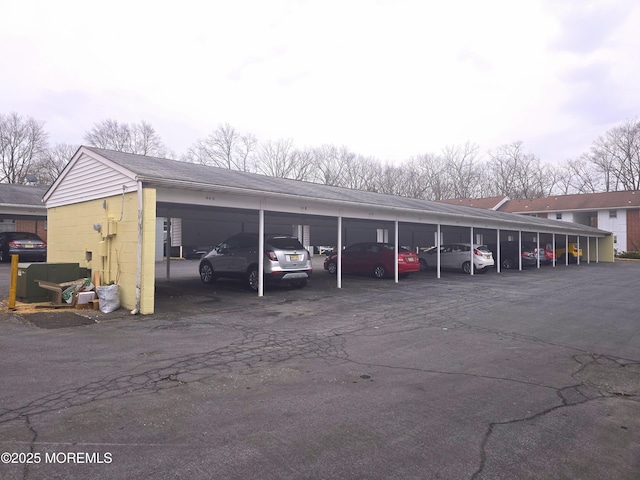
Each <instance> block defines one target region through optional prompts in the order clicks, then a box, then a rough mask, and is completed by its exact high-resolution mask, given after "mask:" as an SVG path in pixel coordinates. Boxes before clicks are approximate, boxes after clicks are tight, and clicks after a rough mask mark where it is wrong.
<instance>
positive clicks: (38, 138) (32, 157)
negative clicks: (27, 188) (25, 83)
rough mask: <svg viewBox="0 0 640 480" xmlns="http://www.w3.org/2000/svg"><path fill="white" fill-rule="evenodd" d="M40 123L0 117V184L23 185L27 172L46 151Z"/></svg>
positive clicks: (12, 114) (44, 135)
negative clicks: (0, 169) (0, 163)
mask: <svg viewBox="0 0 640 480" xmlns="http://www.w3.org/2000/svg"><path fill="white" fill-rule="evenodd" d="M47 138H48V134H47V133H46V132H45V130H44V124H43V123H42V122H38V121H36V120H34V119H33V118H31V117H26V118H23V117H21V116H20V115H18V114H17V113H10V114H8V115H0V162H2V165H1V166H2V171H1V172H0V175H2V176H1V177H0V182H6V183H24V182H25V177H26V175H27V173H30V169H31V168H32V166H33V165H34V164H35V162H36V161H37V160H38V159H39V158H40V156H41V155H42V154H43V152H44V151H45V150H46V148H47Z"/></svg>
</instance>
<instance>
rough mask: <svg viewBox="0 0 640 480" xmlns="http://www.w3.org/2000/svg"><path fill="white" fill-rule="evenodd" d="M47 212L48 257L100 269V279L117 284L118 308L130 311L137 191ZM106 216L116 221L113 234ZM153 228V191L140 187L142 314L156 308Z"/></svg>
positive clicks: (133, 292) (132, 305)
mask: <svg viewBox="0 0 640 480" xmlns="http://www.w3.org/2000/svg"><path fill="white" fill-rule="evenodd" d="M105 207H106V208H105ZM47 217H48V219H47V220H48V242H47V261H48V262H73V263H79V264H80V266H81V267H87V268H89V269H91V270H92V272H96V271H99V272H100V278H101V283H102V284H107V283H109V282H115V283H117V284H118V285H119V286H120V288H119V293H120V303H121V305H122V308H125V309H128V310H133V309H134V308H135V304H136V265H137V254H138V194H137V192H130V193H126V194H124V195H117V196H113V197H107V198H104V199H100V200H91V201H87V202H82V203H77V204H73V205H65V206H61V207H53V208H49V209H48V211H47ZM109 221H112V222H114V223H115V234H113V235H108V234H109V233H110V232H109ZM95 224H100V225H101V231H100V232H97V231H96V230H94V225H95ZM155 227H156V191H155V189H150V188H144V189H143V228H142V238H143V241H142V271H141V281H140V285H141V292H140V313H142V314H151V313H153V311H154V282H155V242H156V239H155V235H156V232H155ZM101 242H104V244H101ZM87 252H91V253H90V257H91V260H88V259H87V257H88V253H87ZM102 253H104V254H105V256H102Z"/></svg>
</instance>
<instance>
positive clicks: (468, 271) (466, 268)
mask: <svg viewBox="0 0 640 480" xmlns="http://www.w3.org/2000/svg"><path fill="white" fill-rule="evenodd" d="M462 271H463V272H464V273H466V274H467V275H469V274H471V262H464V263H463V264H462Z"/></svg>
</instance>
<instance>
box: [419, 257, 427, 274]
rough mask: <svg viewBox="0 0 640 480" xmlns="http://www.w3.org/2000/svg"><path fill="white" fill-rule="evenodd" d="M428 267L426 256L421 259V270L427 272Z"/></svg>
mask: <svg viewBox="0 0 640 480" xmlns="http://www.w3.org/2000/svg"><path fill="white" fill-rule="evenodd" d="M427 268H429V265H428V264H427V261H426V260H425V259H424V258H421V259H420V271H421V272H426V271H427Z"/></svg>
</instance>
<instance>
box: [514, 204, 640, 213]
mask: <svg viewBox="0 0 640 480" xmlns="http://www.w3.org/2000/svg"><path fill="white" fill-rule="evenodd" d="M637 208H640V205H626V206H623V205H620V206H611V207H595V208H558V209H549V210H525V211H517V212H505V213H517V214H518V215H526V214H534V213H535V214H538V213H571V212H603V211H609V210H632V209H637Z"/></svg>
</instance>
